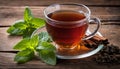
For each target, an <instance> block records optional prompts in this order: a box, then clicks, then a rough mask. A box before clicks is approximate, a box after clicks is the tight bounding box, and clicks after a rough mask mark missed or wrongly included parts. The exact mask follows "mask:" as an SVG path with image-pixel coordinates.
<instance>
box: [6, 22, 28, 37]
mask: <svg viewBox="0 0 120 69" xmlns="http://www.w3.org/2000/svg"><path fill="white" fill-rule="evenodd" d="M26 27H27V25H26V24H25V22H24V20H18V21H16V22H15V23H14V25H12V26H11V27H9V28H8V30H7V32H8V33H10V35H22V34H23V30H24V29H26Z"/></svg>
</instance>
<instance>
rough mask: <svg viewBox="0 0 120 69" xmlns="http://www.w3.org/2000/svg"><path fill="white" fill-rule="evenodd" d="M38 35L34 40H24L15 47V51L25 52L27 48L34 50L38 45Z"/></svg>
mask: <svg viewBox="0 0 120 69" xmlns="http://www.w3.org/2000/svg"><path fill="white" fill-rule="evenodd" d="M38 41H39V40H38V35H35V36H33V37H32V38H24V39H23V40H21V41H20V42H19V43H18V44H16V45H15V46H14V48H13V49H16V50H24V49H26V48H31V49H34V48H35V47H36V46H37V45H38Z"/></svg>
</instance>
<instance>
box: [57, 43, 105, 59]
mask: <svg viewBox="0 0 120 69" xmlns="http://www.w3.org/2000/svg"><path fill="white" fill-rule="evenodd" d="M103 46H104V45H103V44H101V45H99V46H98V47H97V48H96V49H94V50H92V51H90V52H87V53H85V54H80V55H75V56H63V55H58V54H56V56H57V57H58V58H60V59H80V58H86V57H89V56H92V55H94V54H96V53H97V52H99V51H100V50H101V49H102V48H103Z"/></svg>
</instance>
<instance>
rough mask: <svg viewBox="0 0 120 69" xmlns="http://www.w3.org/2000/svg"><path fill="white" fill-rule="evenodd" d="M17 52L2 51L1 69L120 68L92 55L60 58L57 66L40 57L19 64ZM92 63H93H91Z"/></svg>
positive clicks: (0, 55)
mask: <svg viewBox="0 0 120 69" xmlns="http://www.w3.org/2000/svg"><path fill="white" fill-rule="evenodd" d="M14 56H15V53H1V52H0V59H2V60H0V69H8V68H9V69H18V68H27V69H31V68H39V69H73V68H75V69H88V68H91V69H119V67H120V65H112V66H110V65H100V64H97V63H95V62H94V61H91V60H89V59H91V57H89V58H84V59H77V60H60V59H58V62H57V65H56V66H51V65H48V64H45V63H44V62H42V61H41V60H40V59H39V58H38V57H36V58H35V59H34V60H32V61H30V62H27V63H25V64H17V63H16V62H14ZM91 63H92V64H91Z"/></svg>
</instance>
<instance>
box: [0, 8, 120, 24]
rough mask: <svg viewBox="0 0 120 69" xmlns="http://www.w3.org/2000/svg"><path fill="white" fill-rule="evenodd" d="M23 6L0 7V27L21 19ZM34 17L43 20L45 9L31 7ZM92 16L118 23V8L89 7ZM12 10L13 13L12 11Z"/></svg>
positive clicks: (119, 15) (119, 16) (119, 14)
mask: <svg viewBox="0 0 120 69" xmlns="http://www.w3.org/2000/svg"><path fill="white" fill-rule="evenodd" d="M24 8H25V6H22V7H16V6H15V7H9V6H0V26H10V25H12V24H13V23H14V21H16V20H19V19H23V12H24ZM30 8H31V10H32V12H33V15H34V16H35V17H41V18H44V15H43V10H44V8H45V7H39V6H31V7H30ZM89 8H90V9H91V12H92V16H95V17H98V18H100V19H101V21H103V22H104V21H114V22H116V21H118V22H120V20H119V19H120V13H119V12H120V10H119V9H120V7H89ZM13 10H14V11H13Z"/></svg>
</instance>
